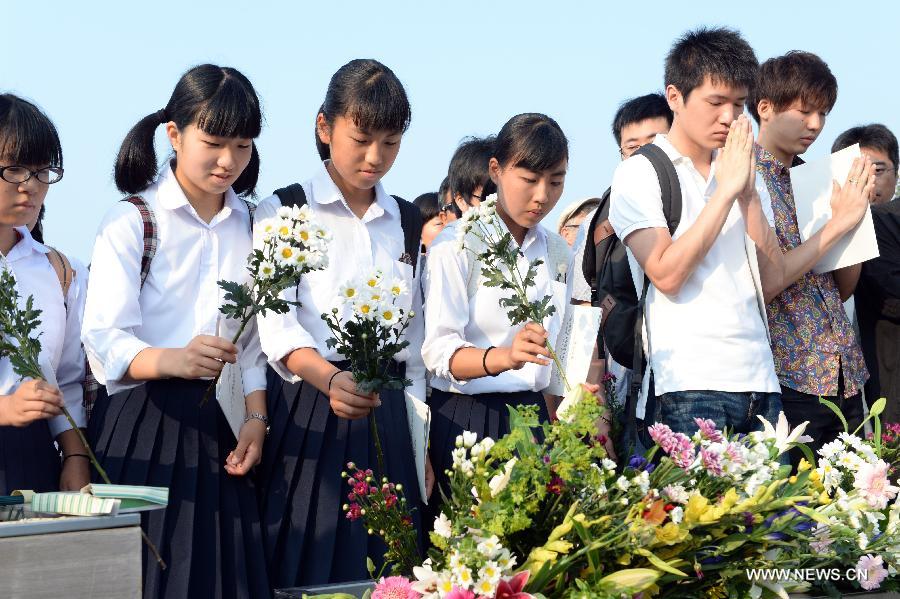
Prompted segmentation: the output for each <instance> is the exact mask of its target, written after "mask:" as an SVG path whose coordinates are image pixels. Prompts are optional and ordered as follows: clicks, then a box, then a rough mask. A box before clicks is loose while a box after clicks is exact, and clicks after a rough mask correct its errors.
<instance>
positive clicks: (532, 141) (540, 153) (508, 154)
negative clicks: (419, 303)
mask: <svg viewBox="0 0 900 599" xmlns="http://www.w3.org/2000/svg"><path fill="white" fill-rule="evenodd" d="M495 144H496V145H495V148H494V152H493V157H492V158H491V159H490V162H489V171H490V176H491V180H492V181H493V182H494V183H496V185H497V215H498V216H499V217H500V218H499V219H500V222H501V224H502V226H504V227H506V228H507V229H508V230H509V232H510V233H511V234H512V237H513V240H514V241H515V243H516V244H517V245H518V247H519V249H520V252H521V256H520V259H519V270H520V271H521V272H523V273H524V272H525V271H526V270H527V268H528V262H533V261H535V260H537V259H541V260H543V264H541V265H540V266H538V269H537V276H536V278H535V284H534V286H533V287H531V288H530V289H529V299H532V300H539V299H541V298H543V297H544V296H546V295H549V296H551V297H552V298H553V305H554V306H555V307H556V311H555V312H554V314H553V315H552V316H550V317H548V318H546V319H545V320H544V322H542V323H535V322H532V323H528V324H526V325H524V326H522V327H516V328H513V327H512V326H511V325H510V323H509V319H508V317H507V314H506V308H504V307H502V306H501V305H500V300H501V298H503V297H504V296H505V295H506V294H507V293H509V292H507V291H504V290H501V289H499V288H498V287H487V286H485V285H484V284H482V282H481V281H482V276H481V265H480V263H479V262H478V261H477V260H476V259H475V255H474V254H473V253H472V252H471V251H470V250H465V251H459V250H458V248H457V244H456V228H457V224H458V223H451V224H449V225H447V227H445V229H444V230H443V231H442V232H441V233H440V234H439V235H438V237H437V239H435V241H434V243H433V244H432V246H431V249H430V250H429V252H428V274H427V276H426V278H425V282H426V285H425V306H426V311H425V342H424V345H423V346H422V356H423V358H424V360H425V366H426V367H427V368H428V370H429V372H430V373H431V375H432V378H431V387H432V391H431V397H430V399H429V406H430V407H431V414H432V418H431V444H430V457H431V463H432V465H433V468H434V471H435V473H436V474H437V477H438V478H437V480H438V484H439V485H444V486H443V491H444V493H449V488H448V487H447V486H446V485H447V484H448V480H447V477H446V475H445V474H444V472H445V471H446V470H448V469H450V468H451V466H452V460H451V455H450V452H451V451H452V450H453V448H454V444H455V441H456V437H457V435H459V434H460V433H462V432H463V431H464V430H467V431H472V432H475V433H477V435H478V437H479V438H483V437H485V436H488V437H491V438H494V439H497V438H499V437H500V436H502V435H504V434H506V433H508V432H509V414H508V410H507V405H514V406H526V405H533V406H538V408H539V411H540V417H541V419H542V420H547V419H548V412H547V405H546V403H545V400H544V397H543V395H542V394H541V392H542V391H543V390H544V389H545V388H546V387H547V386H548V385H549V383H550V360H549V359H548V356H549V352H548V350H547V348H546V347H545V341H546V340H547V339H548V338H549V340H550V341H551V343H553V342H555V339H556V335H557V333H558V331H559V327H560V324H561V322H562V317H563V312H564V309H565V305H566V303H568V302H567V297H566V284H565V276H564V269H563V268H560V267H559V264H558V263H559V262H561V261H563V260H564V261H565V262H566V263H567V262H568V259H569V250H568V245H567V244H566V242H565V241H564V240H563V239H562V238H561V237H559V235H557V234H556V233H553V232H551V231H548V230H547V229H545V228H544V227H542V226H541V225H540V224H539V223H540V221H541V220H542V219H543V218H544V217H545V216H547V214H549V213H550V211H551V210H553V207H554V206H555V205H556V203H557V202H558V201H559V198H560V196H561V195H562V191H563V184H564V182H565V177H566V168H567V165H568V156H569V152H568V141H567V139H566V136H565V135H564V134H563V132H562V130H561V129H560V128H559V125H557V123H556V121H554V120H553V119H551V118H550V117H547V116H545V115H542V114H520V115H518V116H515V117H513V118H512V119H510V120H509V121H508V122H507V123H506V124H505V125H504V126H503V128H502V129H501V131H500V133H499V135H498V136H497V139H496V142H495ZM465 243H466V245H467V247H474V246H473V244H476V243H478V242H477V238H476V237H475V236H474V234H472V233H470V234H469V235H468V236H467V237H466V239H465ZM559 248H562V249H559ZM435 493H436V495H437V490H436V491H435Z"/></svg>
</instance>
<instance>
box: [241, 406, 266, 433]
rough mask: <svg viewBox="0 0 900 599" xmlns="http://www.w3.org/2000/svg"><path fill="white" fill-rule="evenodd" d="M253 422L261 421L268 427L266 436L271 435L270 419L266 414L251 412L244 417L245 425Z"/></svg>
mask: <svg viewBox="0 0 900 599" xmlns="http://www.w3.org/2000/svg"><path fill="white" fill-rule="evenodd" d="M251 420H259V421H260V422H262V423H263V424H265V425H266V435H268V434H269V428H270V427H269V418H268V417H267V416H266V415H265V414H260V413H259V412H250V413H249V414H247V416H246V417H244V424H246V423H248V422H250V421H251Z"/></svg>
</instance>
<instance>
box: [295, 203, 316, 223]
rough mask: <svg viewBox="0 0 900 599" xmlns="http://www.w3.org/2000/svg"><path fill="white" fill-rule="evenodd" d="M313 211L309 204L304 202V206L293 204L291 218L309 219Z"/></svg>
mask: <svg viewBox="0 0 900 599" xmlns="http://www.w3.org/2000/svg"><path fill="white" fill-rule="evenodd" d="M311 215H312V212H311V211H310V209H309V205H307V204H304V205H303V206H292V207H291V218H292V219H293V220H302V221H307V220H309V219H310V217H311Z"/></svg>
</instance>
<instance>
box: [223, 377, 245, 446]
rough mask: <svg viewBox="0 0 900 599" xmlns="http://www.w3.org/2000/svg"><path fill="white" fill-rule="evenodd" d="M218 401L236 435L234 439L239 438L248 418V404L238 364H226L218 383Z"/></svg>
mask: <svg viewBox="0 0 900 599" xmlns="http://www.w3.org/2000/svg"><path fill="white" fill-rule="evenodd" d="M216 401H217V402H218V403H219V407H220V408H222V413H223V414H224V415H225V419H226V420H227V421H228V426H230V427H231V432H233V433H234V438H235V439H237V438H238V434H239V433H240V432H241V426H243V424H244V418H245V417H246V416H247V403H246V401H245V399H244V382H243V380H242V378H241V367H240V366H238V365H237V364H231V363H230V362H226V363H225V367H224V368H222V376H220V377H219V382H218V383H216Z"/></svg>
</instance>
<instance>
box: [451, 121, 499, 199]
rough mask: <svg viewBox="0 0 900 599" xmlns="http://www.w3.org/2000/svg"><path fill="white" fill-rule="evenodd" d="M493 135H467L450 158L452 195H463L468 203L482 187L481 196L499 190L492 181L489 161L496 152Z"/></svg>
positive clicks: (483, 196)
mask: <svg viewBox="0 0 900 599" xmlns="http://www.w3.org/2000/svg"><path fill="white" fill-rule="evenodd" d="M495 141H496V138H495V137H494V136H493V135H489V136H487V137H467V138H465V139H463V140H462V141H461V142H460V144H459V146H457V148H456V151H455V152H453V157H452V158H451V159H450V168H449V169H448V177H450V197H452V198H453V199H454V200H455V199H456V197H457V196H461V197H462V198H463V201H465V202H466V203H467V204H468V203H470V202H469V198H470V197H471V196H472V195H474V194H475V191H476V190H477V189H478V188H479V187H481V197H482V198H486V197H487V196H489V195H491V194H492V193H494V192H496V191H497V186H496V185H494V182H493V181H491V175H490V172H489V171H488V163H489V162H490V161H491V156H493V154H494V142H495Z"/></svg>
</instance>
